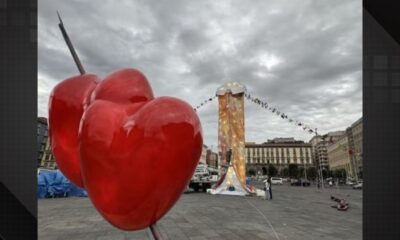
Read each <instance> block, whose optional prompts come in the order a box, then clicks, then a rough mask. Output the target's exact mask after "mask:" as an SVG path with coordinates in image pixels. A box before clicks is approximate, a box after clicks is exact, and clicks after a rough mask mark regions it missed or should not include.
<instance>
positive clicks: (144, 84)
mask: <svg viewBox="0 0 400 240" xmlns="http://www.w3.org/2000/svg"><path fill="white" fill-rule="evenodd" d="M83 76H85V75H83ZM61 84H62V83H61ZM61 84H59V86H57V87H59V88H62V85H61ZM57 87H56V88H57ZM76 87H77V88H80V87H81V86H76ZM55 90H56V89H55ZM71 90H72V89H70V90H67V89H66V91H67V92H68V91H71ZM77 90H78V89H73V90H72V92H74V91H75V92H76V93H77V92H78V91H77ZM57 93H58V91H54V93H53V97H52V98H51V100H50V104H51V105H50V112H52V111H53V117H52V118H50V119H49V122H50V128H51V136H52V143H53V142H54V143H53V144H55V146H57V145H60V144H63V140H65V139H63V138H62V134H65V133H64V132H68V131H65V130H67V129H68V130H69V131H71V132H72V131H76V133H78V128H76V125H75V122H74V124H71V123H65V124H64V125H63V127H65V128H66V129H65V130H64V132H61V131H58V132H57V129H52V127H53V124H55V125H56V126H57V123H56V122H54V121H55V120H56V119H57V121H63V119H64V118H66V117H67V116H69V115H70V112H69V111H67V110H65V109H61V108H60V109H57V107H58V106H59V105H54V99H58V98H59V97H58V96H57ZM70 94H71V96H72V94H73V93H70ZM78 95H79V94H78ZM79 96H80V95H79ZM89 96H90V104H89V105H85V104H84V102H85V100H83V101H82V109H83V108H85V110H84V111H82V112H83V115H82V117H81V124H80V127H79V136H78V137H77V138H76V139H78V142H79V150H77V149H75V151H79V152H80V158H78V160H79V162H80V166H81V175H82V179H83V183H84V186H85V188H86V190H87V191H88V193H89V197H90V199H91V201H92V202H93V204H94V206H95V207H96V208H97V210H98V211H99V212H100V213H101V214H102V215H103V217H104V218H105V219H107V220H108V221H109V222H110V223H111V224H113V225H114V226H116V227H118V228H121V229H124V230H137V229H142V228H146V227H148V226H149V225H150V224H153V223H155V222H156V221H157V220H158V219H160V218H161V217H162V216H163V215H164V214H165V213H166V212H167V211H168V210H169V209H170V208H171V207H172V206H173V205H174V203H175V202H176V201H177V200H178V199H179V197H180V195H181V194H182V192H183V191H184V190H185V188H186V186H187V185H188V183H189V181H190V178H191V176H192V175H193V172H194V170H195V167H196V165H197V162H198V160H199V157H200V154H201V149H202V144H203V140H202V131H201V124H200V121H199V119H198V117H197V115H196V113H195V112H194V110H193V108H192V107H191V106H190V105H188V104H187V103H185V102H183V101H181V100H179V99H176V98H172V97H160V98H154V97H153V93H152V90H151V87H150V85H149V83H148V81H147V80H146V78H145V76H144V75H143V74H141V73H140V72H139V71H137V70H134V69H123V70H120V71H117V72H115V73H113V74H111V75H109V76H108V77H106V78H105V79H104V80H103V81H101V82H100V83H99V84H97V86H96V88H95V89H94V90H93V89H92V90H91V91H87V94H86V97H84V98H83V99H86V101H87V100H89V99H88V97H89ZM65 105H68V104H65ZM54 116H56V117H54ZM68 124H71V125H70V126H69V127H68V126H67V125H68ZM60 125H62V124H60ZM56 132H57V134H58V135H57V134H55V133H56ZM56 136H57V137H56ZM65 136H68V137H69V135H67V134H66V135H65ZM69 138H70V137H69ZM76 146H77V145H76ZM62 154H63V153H61V152H60V153H59V154H58V155H55V157H56V159H57V158H59V159H57V163H58V164H59V165H60V169H61V171H63V172H64V174H65V175H66V176H67V177H69V176H68V174H67V172H65V171H69V168H68V167H66V165H68V164H70V163H72V161H69V160H68V159H67V158H63V157H64V156H61V155H62ZM60 157H61V158H60ZM60 163H61V164H60ZM61 165H64V168H61ZM70 179H71V178H70ZM71 180H72V179H71Z"/></svg>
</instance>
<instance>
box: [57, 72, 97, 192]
mask: <svg viewBox="0 0 400 240" xmlns="http://www.w3.org/2000/svg"><path fill="white" fill-rule="evenodd" d="M99 81H100V78H99V77H97V76H96V75H93V74H84V75H80V76H75V77H72V78H69V79H66V80H64V81H62V82H61V83H59V84H58V85H56V86H55V87H54V89H53V91H52V93H51V95H50V101H49V137H50V143H51V144H50V145H51V148H52V152H53V154H54V156H55V160H56V162H57V166H58V167H59V168H60V170H61V171H62V172H63V173H64V175H65V176H66V177H67V178H68V179H69V180H70V181H71V182H73V183H74V184H76V185H78V186H80V187H83V182H82V176H81V167H80V158H79V149H78V143H79V141H78V129H79V123H80V121H81V118H82V114H83V111H84V109H85V108H86V107H87V105H88V103H89V100H90V99H89V96H90V94H91V93H92V91H93V89H94V88H95V87H96V85H97V83H98V82H99Z"/></svg>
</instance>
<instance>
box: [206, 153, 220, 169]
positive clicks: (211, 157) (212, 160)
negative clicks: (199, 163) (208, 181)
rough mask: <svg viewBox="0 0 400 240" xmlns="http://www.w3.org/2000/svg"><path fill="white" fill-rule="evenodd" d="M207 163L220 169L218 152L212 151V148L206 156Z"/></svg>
mask: <svg viewBox="0 0 400 240" xmlns="http://www.w3.org/2000/svg"><path fill="white" fill-rule="evenodd" d="M206 162H207V165H208V166H209V167H211V168H214V169H218V153H215V152H213V151H211V149H208V150H207V156H206Z"/></svg>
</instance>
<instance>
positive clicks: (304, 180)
mask: <svg viewBox="0 0 400 240" xmlns="http://www.w3.org/2000/svg"><path fill="white" fill-rule="evenodd" d="M301 185H302V186H304V187H309V186H310V185H311V183H310V181H308V180H307V179H301Z"/></svg>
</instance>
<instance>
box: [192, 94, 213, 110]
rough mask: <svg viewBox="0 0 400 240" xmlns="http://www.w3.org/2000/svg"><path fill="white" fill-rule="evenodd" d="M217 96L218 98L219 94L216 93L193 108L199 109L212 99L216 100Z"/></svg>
mask: <svg viewBox="0 0 400 240" xmlns="http://www.w3.org/2000/svg"><path fill="white" fill-rule="evenodd" d="M215 98H217V95H215V96H214V97H210V98H208V99H206V100H204V101H203V102H201V103H200V105H197V106H196V107H195V108H193V110H194V111H197V109H199V108H201V107H203V106H205V105H206V104H207V103H209V102H212V100H214V99H215Z"/></svg>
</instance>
